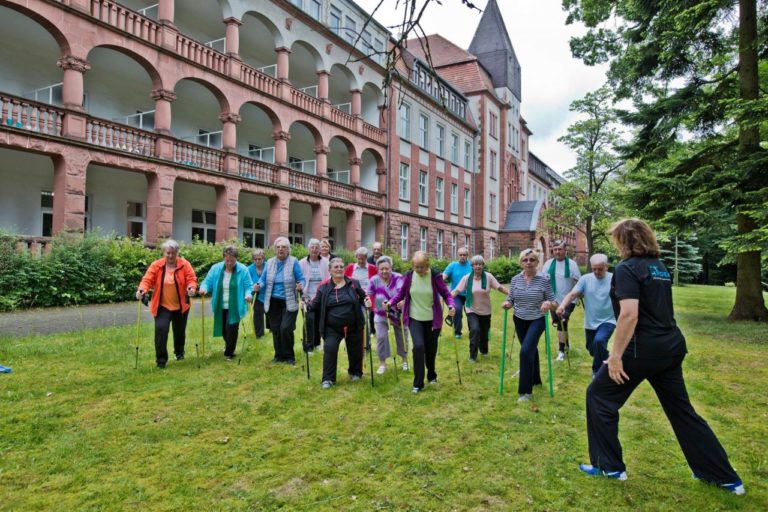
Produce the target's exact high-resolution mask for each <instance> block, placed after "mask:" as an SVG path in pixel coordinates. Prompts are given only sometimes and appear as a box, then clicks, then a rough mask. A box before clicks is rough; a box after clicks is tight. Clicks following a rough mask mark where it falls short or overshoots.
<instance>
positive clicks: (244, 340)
mask: <svg viewBox="0 0 768 512" xmlns="http://www.w3.org/2000/svg"><path fill="white" fill-rule="evenodd" d="M254 300H256V299H255V298H252V299H251V303H250V304H248V313H247V315H248V317H250V318H253V317H252V315H251V312H252V311H253V309H252V308H253V301H254ZM242 323H243V330H244V331H246V333H247V332H248V319H247V318H246V320H245V322H242ZM246 348H248V334H246V335H245V336H244V337H243V349H242V350H241V351H240V357H238V358H237V364H240V363H241V362H242V361H243V356H244V355H245V349H246Z"/></svg>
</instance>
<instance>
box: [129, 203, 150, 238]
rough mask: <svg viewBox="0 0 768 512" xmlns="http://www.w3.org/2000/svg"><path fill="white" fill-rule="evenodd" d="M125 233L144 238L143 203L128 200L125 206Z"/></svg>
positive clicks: (132, 236)
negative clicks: (126, 223)
mask: <svg viewBox="0 0 768 512" xmlns="http://www.w3.org/2000/svg"><path fill="white" fill-rule="evenodd" d="M126 220H127V221H128V225H127V227H126V230H125V232H126V234H127V235H128V236H129V237H131V238H144V236H145V234H144V203H132V202H130V201H129V202H128V206H127V208H126Z"/></svg>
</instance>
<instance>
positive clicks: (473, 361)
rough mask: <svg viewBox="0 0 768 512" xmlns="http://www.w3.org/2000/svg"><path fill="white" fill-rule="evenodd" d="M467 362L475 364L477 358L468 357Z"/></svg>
mask: <svg viewBox="0 0 768 512" xmlns="http://www.w3.org/2000/svg"><path fill="white" fill-rule="evenodd" d="M469 362H470V363H476V362H477V358H476V357H470V358H469Z"/></svg>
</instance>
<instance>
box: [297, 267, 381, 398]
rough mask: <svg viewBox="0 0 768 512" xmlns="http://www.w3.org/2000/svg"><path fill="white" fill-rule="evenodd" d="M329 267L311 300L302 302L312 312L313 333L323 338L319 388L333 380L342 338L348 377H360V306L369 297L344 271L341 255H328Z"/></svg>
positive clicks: (361, 343)
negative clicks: (323, 346) (329, 257)
mask: <svg viewBox="0 0 768 512" xmlns="http://www.w3.org/2000/svg"><path fill="white" fill-rule="evenodd" d="M330 267H331V279H330V280H328V281H326V282H324V283H323V284H321V285H320V287H319V288H318V289H317V293H315V296H314V298H313V299H312V302H310V303H309V304H308V305H306V307H307V310H308V311H310V312H313V313H314V314H315V315H316V316H315V318H316V319H317V320H316V322H315V330H316V335H317V336H322V337H323V340H324V345H325V349H324V350H323V377H322V387H323V389H329V388H331V387H332V386H333V385H334V384H335V383H336V364H337V362H338V358H339V345H340V344H341V340H342V339H343V340H344V341H345V342H346V344H347V357H348V358H349V368H348V369H347V372H348V373H349V375H350V378H351V379H352V381H353V382H354V381H358V380H360V378H361V377H362V375H363V336H362V334H363V333H362V331H363V326H364V325H365V315H364V313H363V309H362V307H363V306H364V307H371V301H370V299H369V298H368V297H367V296H366V294H365V290H364V289H363V288H362V287H361V286H360V283H359V282H358V281H356V280H355V279H350V278H348V277H346V276H345V275H344V262H343V261H342V260H341V258H334V259H332V260H331V262H330Z"/></svg>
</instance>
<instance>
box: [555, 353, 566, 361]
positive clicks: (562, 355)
mask: <svg viewBox="0 0 768 512" xmlns="http://www.w3.org/2000/svg"><path fill="white" fill-rule="evenodd" d="M556 361H565V352H558V353H557V359H556Z"/></svg>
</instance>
